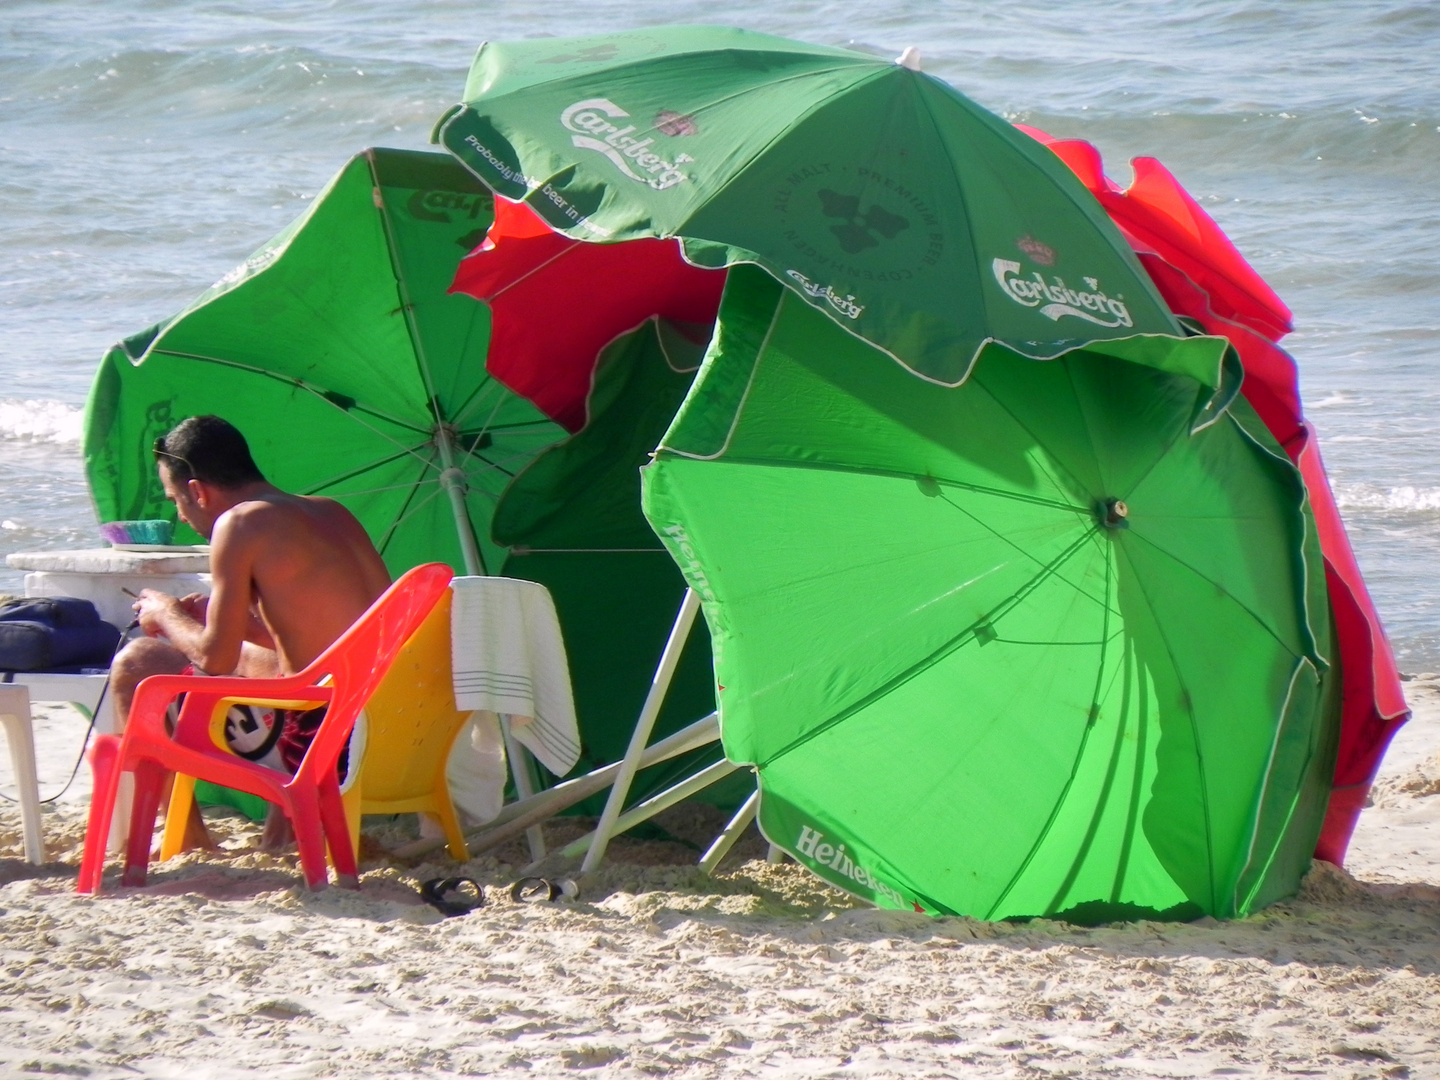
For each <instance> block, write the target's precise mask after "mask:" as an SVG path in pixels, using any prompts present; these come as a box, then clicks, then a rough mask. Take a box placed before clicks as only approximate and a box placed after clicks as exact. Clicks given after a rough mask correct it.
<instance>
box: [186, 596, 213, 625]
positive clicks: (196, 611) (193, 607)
mask: <svg viewBox="0 0 1440 1080" xmlns="http://www.w3.org/2000/svg"><path fill="white" fill-rule="evenodd" d="M179 604H180V610H181V611H183V612H185V614H186V615H189V616H190V618H192V619H194V620H195V621H196V622H198V623H200V624H201V625H204V623H205V612H206V611H207V610H208V609H209V607H210V597H209V596H208V595H207V594H205V593H198V592H192V593H189V594H187V595H185V596H182V597H180V600H179Z"/></svg>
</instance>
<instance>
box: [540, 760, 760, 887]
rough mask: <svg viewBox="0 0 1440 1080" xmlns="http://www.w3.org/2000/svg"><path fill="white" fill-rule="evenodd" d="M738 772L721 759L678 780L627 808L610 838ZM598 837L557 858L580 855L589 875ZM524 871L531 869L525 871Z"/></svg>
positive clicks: (584, 839) (589, 837)
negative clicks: (672, 785)
mask: <svg viewBox="0 0 1440 1080" xmlns="http://www.w3.org/2000/svg"><path fill="white" fill-rule="evenodd" d="M738 768H740V766H739V765H736V764H735V763H734V762H733V761H727V760H725V759H724V758H722V759H720V760H719V761H717V762H715V764H713V765H710V766H708V767H707V768H704V769H701V770H700V771H699V772H698V773H695V774H694V775H692V776H689V777H686V778H685V779H684V780H681V781H680V782H679V783H678V784H676V785H675V786H674V787H669V788H666V789H665V790H664V791H662V792H660V793H659V794H658V795H652V796H651V797H650V798H648V799H646V800H645V801H644V802H642V803H640V804H639V805H637V806H633V807H631V808H630V809H629V810H626V811H625V813H623V814H621V815H619V816H618V817H617V818H616V819H615V821H614V822H613V823H612V829H611V835H612V836H613V835H614V834H616V833H622V832H624V831H625V830H627V829H633V828H634V827H635V826H636V825H639V824H640V823H641V822H642V821H649V820H650V819H651V818H652V817H654V816H655V815H656V814H658V813H660V812H661V811H662V810H668V809H669V808H670V807H672V806H674V805H675V804H676V803H678V802H684V801H685V800H686V799H688V798H690V796H691V795H694V794H696V793H697V792H700V791H703V790H705V789H706V788H707V787H709V786H710V785H711V784H713V783H715V782H716V781H717V780H723V779H724V778H725V777H727V776H729V775H730V774H731V773H733V772H734V771H735V770H736V769H738ZM611 790H612V791H613V790H614V789H613V788H612V789H611ZM600 835H601V833H600V828H599V826H596V828H595V831H594V832H588V833H586V834H585V835H584V836H582V837H580V838H579V839H578V840H573V841H571V842H570V843H569V844H566V845H565V846H564V847H563V848H561V849H560V856H561V857H562V858H574V857H575V856H577V855H579V854H581V853H582V852H583V853H585V854H586V856H587V858H586V860H585V862H584V864H582V867H581V872H582V873H587V874H588V873H590V870H587V869H585V867H589V866H590V865H591V864H590V860H589V858H588V856H589V855H590V854H591V853H593V852H594V851H595V847H596V844H598V843H599V840H600ZM606 839H607V840H608V839H609V837H608V836H607V837H606ZM598 863H599V860H598V859H597V860H596V864H597V865H598ZM526 869H532V868H531V867H527V868H526Z"/></svg>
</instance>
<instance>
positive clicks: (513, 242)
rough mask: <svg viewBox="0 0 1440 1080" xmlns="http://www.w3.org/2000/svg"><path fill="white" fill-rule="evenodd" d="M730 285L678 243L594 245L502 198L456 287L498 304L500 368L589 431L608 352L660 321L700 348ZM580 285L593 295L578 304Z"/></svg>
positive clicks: (494, 332)
mask: <svg viewBox="0 0 1440 1080" xmlns="http://www.w3.org/2000/svg"><path fill="white" fill-rule="evenodd" d="M724 285H725V273H724V271H720V270H701V269H699V268H698V267H694V266H691V265H690V264H689V263H687V262H686V261H685V260H684V259H683V258H681V256H680V248H679V245H678V244H677V243H676V242H675V241H673V240H631V241H629V242H627V243H621V244H586V243H582V242H581V241H578V240H571V239H570V238H568V237H565V236H561V235H560V234H559V233H557V232H555V231H554V230H553V229H551V228H550V227H549V226H548V225H546V224H545V222H544V221H542V220H541V219H540V218H538V217H537V216H536V215H535V214H534V212H533V211H532V210H531V209H530V208H529V207H528V206H527V205H526V204H525V203H517V202H511V201H510V200H509V199H503V198H502V199H496V200H495V222H494V224H492V225H491V226H490V232H489V233H488V234H487V236H486V238H485V243H483V244H482V245H481V246H480V247H479V248H477V249H476V250H475V251H473V252H471V253H470V254H469V255H468V256H466V257H465V258H464V259H462V260H461V261H460V266H459V268H458V269H457V270H456V271H455V283H454V284H453V285H452V286H451V291H452V292H459V293H464V294H465V295H467V296H473V297H475V298H476V299H477V300H484V301H485V303H486V304H487V305H488V306H489V308H490V312H491V319H492V326H491V335H490V339H491V346H490V358H489V360H488V361H487V366H488V367H489V369H490V373H491V374H492V375H494V376H495V377H496V378H497V379H499V380H500V381H501V382H502V383H504V384H505V385H506V386H508V387H509V388H510V389H511V390H514V391H515V392H516V393H518V394H523V395H524V396H525V397H527V398H529V399H530V400H531V401H533V402H535V404H536V405H538V406H539V407H540V408H541V409H542V410H544V412H545V414H546V415H547V416H550V417H553V418H554V419H555V420H556V422H558V423H560V424H562V425H563V426H564V427H565V428H566V430H568V431H579V430H580V429H581V428H582V427H584V426H585V424H586V422H587V421H588V420H589V419H590V416H591V409H590V398H591V396H592V391H593V390H594V387H595V378H596V368H597V365H598V362H599V358H600V353H601V350H603V349H604V348H605V346H607V345H609V344H610V343H611V342H612V341H614V340H615V339H616V338H618V337H620V336H622V335H623V334H626V333H629V332H630V331H632V330H635V329H636V328H637V327H639V326H640V325H641V324H642V323H644V322H646V321H648V320H651V319H657V320H659V319H663V320H664V321H663V322H658V323H657V326H658V327H659V329H660V331H661V333H662V334H664V335H665V336H666V337H668V338H669V339H670V340H672V341H673V342H674V343H675V347H676V349H678V351H679V352H681V353H683V354H693V353H695V352H696V351H697V350H696V346H697V345H700V346H703V345H704V343H705V342H706V341H708V340H709V339H710V332H711V330H712V328H713V324H714V322H715V312H716V310H717V309H718V308H719V307H720V290H721V289H722V288H724ZM580 288H583V289H584V291H585V302H583V303H576V302H574V300H573V297H574V294H575V292H576V291H577V290H578V289H580ZM557 299H559V301H560V302H558V303H557ZM670 366H671V367H672V368H674V369H675V370H677V371H691V372H693V371H694V370H695V368H696V367H698V366H699V362H698V358H695V359H693V360H691V359H688V358H683V357H682V358H679V359H674V360H672V361H671V364H670ZM653 445H654V444H653V443H652V444H651V446H653ZM651 446H647V447H646V449H647V450H649V449H650V448H651Z"/></svg>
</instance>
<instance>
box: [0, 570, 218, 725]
mask: <svg viewBox="0 0 1440 1080" xmlns="http://www.w3.org/2000/svg"><path fill="white" fill-rule="evenodd" d="M5 563H6V565H7V566H9V567H10V568H11V569H13V570H25V571H27V573H26V574H25V595H26V596H78V597H81V598H83V599H85V600H89V601H90V602H91V603H93V604H94V605H95V609H96V610H97V611H99V612H100V618H102V619H104V620H105V621H106V622H108V623H114V624H115V625H116V626H122V627H123V626H126V625H127V624H128V623H129V622H130V620H131V619H132V618H133V617H134V611H133V609H132V607H131V605H133V604H134V603H135V599H134V597H132V596H129V595H128V594H127V593H126V592H125V590H126V589H129V590H130V591H131V592H137V593H138V592H139V591H140V590H141V589H160V590H161V591H163V592H168V593H172V594H174V595H176V596H184V595H185V594H187V593H193V592H201V593H208V592H209V591H210V572H209V571H210V549H209V548H208V547H176V548H168V549H157V550H153V551H120V550H117V549H115V548H94V549H87V550H82V551H18V552H16V553H15V554H13V555H7V556H5ZM35 700H37V701H39V700H43V699H41V698H40V697H39V696H38V695H36V696H35Z"/></svg>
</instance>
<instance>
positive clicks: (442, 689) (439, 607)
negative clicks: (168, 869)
mask: <svg viewBox="0 0 1440 1080" xmlns="http://www.w3.org/2000/svg"><path fill="white" fill-rule="evenodd" d="M451 597H452V594H451V593H450V591H449V590H446V592H445V594H444V595H443V596H442V597H441V598H440V601H439V603H437V604H436V605H435V608H434V610H432V611H431V612H430V614H429V615H428V616H427V617H426V619H425V621H424V622H423V623H421V624H420V629H418V630H416V631H415V633H414V634H413V635H412V636H411V638H410V640H409V641H407V642H406V643H405V644H404V646H402V647H401V649H400V653H399V655H397V656H396V658H395V661H394V663H393V664H392V665H391V667H390V671H389V673H388V674H387V675H386V676H385V678H384V680H383V681H382V682H381V683H380V685H379V687H378V688H377V689H376V690H375V692H374V693H373V694H372V695H371V696H370V700H369V701H368V702H367V703H366V705H365V714H364V715H365V750H364V760H363V761H362V762H361V763H360V773H359V775H358V776H357V777H356V778H355V780H354V782H353V783H352V784H350V785H349V787H348V789H347V790H346V791H345V793H344V795H343V796H342V801H343V803H344V805H345V820H346V821H347V823H348V824H349V826H350V844H351V850H353V851H355V852H357V853H358V852H359V850H360V847H359V843H360V817H361V815H362V814H407V813H429V814H434V815H435V816H436V817H437V818H438V819H439V820H440V824H441V827H442V828H443V829H444V830H445V838H446V840H447V841H448V845H449V849H450V854H451V856H452V857H454V858H455V859H456V860H457V861H458V862H465V861H466V860H468V859H469V858H470V852H469V849H468V848H467V847H466V846H465V837H464V834H463V833H462V832H461V829H460V820H459V818H457V817H456V816H455V806H454V804H453V803H452V802H451V801H450V788H449V785H448V784H447V783H446V780H445V765H446V762H447V761H448V760H449V757H450V747H451V746H452V745H453V744H454V742H455V737H456V735H458V734H459V733H460V729H461V728H462V727H464V726H465V722H466V721H467V720H468V719H469V718H470V714H469V713H468V712H459V711H457V710H456V708H455V689H454V686H453V685H452V678H451V666H450V603H451ZM297 704H298V703H297ZM228 705H229V702H228V701H226V702H221V703H220V704H219V705H218V706H217V707H216V709H215V713H214V715H213V718H212V720H211V738H212V739H213V740H214V741H215V742H216V745H218V746H224V745H225V742H224V724H225V713H226V710H227V708H228ZM194 787H195V782H194V780H193V779H191V778H190V777H187V776H179V775H177V776H176V777H175V786H174V789H173V791H172V793H171V796H170V807H169V809H168V810H167V811H166V815H165V833H164V837H163V839H162V841H161V845H160V858H161V860H164V859H168V858H170V857H172V856H174V855H178V854H179V853H180V848H181V846H182V843H183V841H184V835H185V819H186V817H187V816H188V815H189V813H190V803H191V801H192V799H193V797H194V794H193V793H194Z"/></svg>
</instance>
